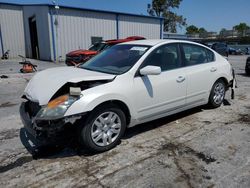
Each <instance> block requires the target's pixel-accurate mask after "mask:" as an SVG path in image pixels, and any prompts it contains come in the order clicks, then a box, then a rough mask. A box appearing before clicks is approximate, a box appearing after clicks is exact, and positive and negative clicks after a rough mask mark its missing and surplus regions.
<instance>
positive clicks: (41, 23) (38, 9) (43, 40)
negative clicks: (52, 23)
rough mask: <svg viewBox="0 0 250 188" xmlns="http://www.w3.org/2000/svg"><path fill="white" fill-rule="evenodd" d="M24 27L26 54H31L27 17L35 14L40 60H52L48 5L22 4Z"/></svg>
mask: <svg viewBox="0 0 250 188" xmlns="http://www.w3.org/2000/svg"><path fill="white" fill-rule="evenodd" d="M23 12H24V27H25V40H26V56H27V57H31V56H32V50H31V42H30V29H29V18H30V17H33V16H35V19H36V25H37V37H38V45H39V55H40V59H42V60H52V55H51V48H52V45H51V43H50V27H49V8H48V6H23Z"/></svg>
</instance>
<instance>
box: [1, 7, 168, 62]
mask: <svg viewBox="0 0 250 188" xmlns="http://www.w3.org/2000/svg"><path fill="white" fill-rule="evenodd" d="M162 24H163V21H162V19H161V18H156V17H151V16H145V15H135V14H127V13H120V12H112V11H102V10H92V9H85V8H75V7H69V6H62V5H60V7H59V6H54V5H51V4H39V5H37V4H36V5H21V4H6V3H4V4H3V3H0V55H2V54H3V53H4V52H5V51H6V50H10V55H11V57H16V56H17V55H18V54H21V55H25V56H26V57H29V58H35V59H42V60H51V61H56V60H57V59H62V60H63V59H64V58H65V54H66V53H67V52H69V51H72V50H76V49H86V48H88V47H89V46H90V45H91V44H93V43H94V42H96V41H97V40H108V39H119V38H126V37H128V36H143V37H145V38H147V39H159V38H162V29H163V27H162Z"/></svg>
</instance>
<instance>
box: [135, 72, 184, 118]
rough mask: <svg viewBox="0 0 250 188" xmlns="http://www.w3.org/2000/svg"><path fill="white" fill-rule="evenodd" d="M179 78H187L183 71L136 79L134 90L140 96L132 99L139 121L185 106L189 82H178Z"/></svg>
mask: <svg viewBox="0 0 250 188" xmlns="http://www.w3.org/2000/svg"><path fill="white" fill-rule="evenodd" d="M179 76H183V77H185V72H183V71H182V70H181V69H176V70H170V71H165V72H162V73H161V74H159V75H150V76H143V77H140V76H138V77H135V78H134V81H133V88H134V90H135V91H136V93H138V94H139V95H140V97H132V98H131V100H132V101H133V104H134V106H135V109H136V114H137V119H140V120H143V119H148V118H150V117H152V116H153V115H159V114H162V113H166V112H170V111H172V110H173V109H178V108H181V107H183V106H184V105H185V98H186V88H187V82H186V81H184V82H177V78H178V77H179Z"/></svg>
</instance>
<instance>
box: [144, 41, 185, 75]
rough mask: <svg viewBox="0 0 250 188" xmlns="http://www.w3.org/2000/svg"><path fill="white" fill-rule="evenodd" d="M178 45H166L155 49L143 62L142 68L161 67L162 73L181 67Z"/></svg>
mask: <svg viewBox="0 0 250 188" xmlns="http://www.w3.org/2000/svg"><path fill="white" fill-rule="evenodd" d="M178 49H179V48H178V44H167V45H163V46H161V47H159V48H157V49H155V50H154V51H153V52H152V53H151V54H150V55H149V56H148V57H147V58H146V60H145V61H144V63H143V66H142V67H145V66H147V65H153V66H159V67H161V70H162V71H166V70H172V69H176V68H179V67H181V61H180V56H179V50H178Z"/></svg>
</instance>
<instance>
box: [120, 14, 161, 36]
mask: <svg viewBox="0 0 250 188" xmlns="http://www.w3.org/2000/svg"><path fill="white" fill-rule="evenodd" d="M160 29H161V28H160V20H159V19H154V18H144V17H136V16H129V15H128V16H127V15H119V38H125V37H127V36H135V35H139V36H144V37H145V38H147V39H160V33H161V32H160Z"/></svg>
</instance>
